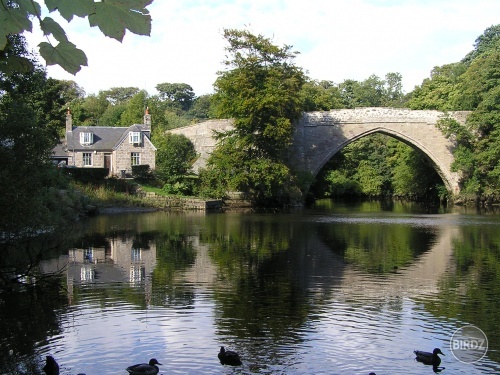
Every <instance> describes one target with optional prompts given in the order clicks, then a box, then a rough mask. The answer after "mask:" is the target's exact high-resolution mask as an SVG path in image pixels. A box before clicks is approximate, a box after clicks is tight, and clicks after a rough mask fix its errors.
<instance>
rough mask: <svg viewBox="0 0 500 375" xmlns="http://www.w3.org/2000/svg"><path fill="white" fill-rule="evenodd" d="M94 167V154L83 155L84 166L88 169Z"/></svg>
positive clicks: (85, 153)
mask: <svg viewBox="0 0 500 375" xmlns="http://www.w3.org/2000/svg"><path fill="white" fill-rule="evenodd" d="M91 165H92V154H91V153H90V152H84V153H83V166H84V167H88V166H91Z"/></svg>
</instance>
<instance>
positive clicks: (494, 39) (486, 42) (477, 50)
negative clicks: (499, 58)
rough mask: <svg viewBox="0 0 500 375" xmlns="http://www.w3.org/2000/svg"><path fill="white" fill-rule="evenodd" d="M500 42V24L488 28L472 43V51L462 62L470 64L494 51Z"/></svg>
mask: <svg viewBox="0 0 500 375" xmlns="http://www.w3.org/2000/svg"><path fill="white" fill-rule="evenodd" d="M499 42H500V24H498V25H493V26H490V27H488V28H487V29H486V30H485V31H484V33H483V34H481V35H480V36H478V37H477V39H476V41H475V42H474V49H473V50H472V51H471V52H469V53H468V54H467V56H465V57H464V58H463V59H462V62H464V63H466V64H470V63H471V62H472V61H473V60H474V59H475V58H476V57H478V56H479V55H481V54H483V53H484V52H487V51H490V50H491V49H494V48H495V46H498V43H499Z"/></svg>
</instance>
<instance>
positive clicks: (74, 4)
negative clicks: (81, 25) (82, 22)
mask: <svg viewBox="0 0 500 375" xmlns="http://www.w3.org/2000/svg"><path fill="white" fill-rule="evenodd" d="M45 5H46V6H47V8H48V9H49V12H53V11H54V10H56V9H57V10H58V11H59V13H60V14H61V16H62V17H63V18H64V19H65V20H66V21H68V22H69V21H71V20H72V19H73V16H77V17H86V16H88V15H89V14H92V13H94V12H95V3H94V1H93V0H71V1H68V0H46V1H45Z"/></svg>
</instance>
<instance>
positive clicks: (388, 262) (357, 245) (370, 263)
mask: <svg viewBox="0 0 500 375" xmlns="http://www.w3.org/2000/svg"><path fill="white" fill-rule="evenodd" d="M319 228H320V229H319V235H320V237H321V238H322V239H323V241H324V242H325V244H327V246H329V247H330V248H331V250H332V251H333V252H335V253H336V254H339V255H341V256H342V257H343V258H344V259H345V261H346V262H348V263H352V264H354V265H356V266H358V267H360V268H362V269H363V270H365V271H367V272H370V273H387V272H393V271H394V270H395V269H398V268H399V267H403V266H407V265H408V264H410V263H411V262H413V261H414V260H415V258H417V257H418V256H420V255H421V254H423V253H425V252H426V251H429V250H430V249H431V248H432V245H433V243H434V242H435V240H436V234H435V233H434V231H432V230H429V228H425V227H418V226H410V225H376V223H375V224H374V223H370V222H367V223H340V222H335V223H325V224H324V225H322V226H319Z"/></svg>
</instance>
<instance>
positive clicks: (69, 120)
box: [66, 108, 73, 133]
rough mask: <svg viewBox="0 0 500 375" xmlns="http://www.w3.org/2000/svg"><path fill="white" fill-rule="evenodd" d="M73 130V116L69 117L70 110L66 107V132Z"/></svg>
mask: <svg viewBox="0 0 500 375" xmlns="http://www.w3.org/2000/svg"><path fill="white" fill-rule="evenodd" d="M71 131H73V118H72V117H71V111H70V110H69V108H68V111H67V112H66V133H67V132H71Z"/></svg>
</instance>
